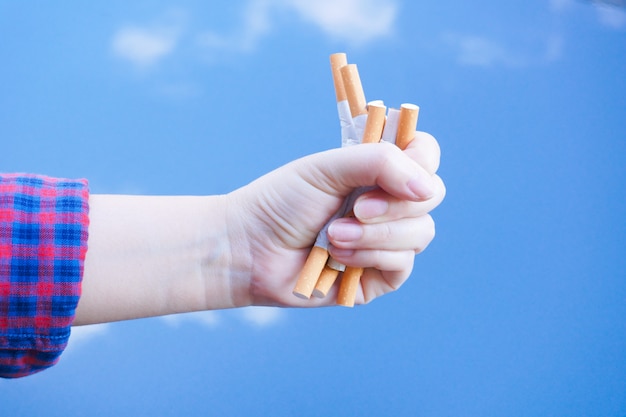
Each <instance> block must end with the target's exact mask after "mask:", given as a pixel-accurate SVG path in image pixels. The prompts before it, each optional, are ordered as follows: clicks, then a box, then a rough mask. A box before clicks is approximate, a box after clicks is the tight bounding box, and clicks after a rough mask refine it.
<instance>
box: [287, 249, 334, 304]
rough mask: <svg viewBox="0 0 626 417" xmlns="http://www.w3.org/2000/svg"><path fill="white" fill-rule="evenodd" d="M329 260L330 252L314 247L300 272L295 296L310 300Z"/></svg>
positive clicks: (294, 291)
mask: <svg viewBox="0 0 626 417" xmlns="http://www.w3.org/2000/svg"><path fill="white" fill-rule="evenodd" d="M327 260H328V251H327V250H326V249H324V248H320V247H319V246H313V247H312V248H311V252H309V256H308V258H307V260H306V262H305V263H304V266H303V267H302V271H300V276H299V277H298V281H297V282H296V286H295V287H294V289H293V294H294V295H295V296H297V297H300V298H305V299H309V298H311V294H312V293H313V289H314V288H315V284H316V283H317V279H318V278H319V276H320V274H321V273H322V270H323V269H324V266H325V265H326V261H327Z"/></svg>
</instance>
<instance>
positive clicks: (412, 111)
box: [396, 103, 420, 149]
mask: <svg viewBox="0 0 626 417" xmlns="http://www.w3.org/2000/svg"><path fill="white" fill-rule="evenodd" d="M419 110H420V108H419V107H417V106H416V105H415V104H408V103H405V104H403V105H401V106H400V117H399V118H398V133H397V134H396V145H397V146H398V148H400V149H406V147H407V146H408V145H409V143H410V142H411V141H412V140H413V139H414V138H415V129H416V128H417V117H418V115H419Z"/></svg>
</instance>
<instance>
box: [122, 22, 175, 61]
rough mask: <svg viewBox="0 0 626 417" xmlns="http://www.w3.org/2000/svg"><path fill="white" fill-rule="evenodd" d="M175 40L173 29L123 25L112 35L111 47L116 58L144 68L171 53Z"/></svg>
mask: <svg viewBox="0 0 626 417" xmlns="http://www.w3.org/2000/svg"><path fill="white" fill-rule="evenodd" d="M177 40H178V35H177V34H176V32H173V31H167V30H160V29H146V28H141V27H137V26H133V27H124V28H122V29H120V30H118V31H117V33H116V34H115V36H114V37H113V42H112V44H111V49H112V51H113V53H114V54H115V55H116V56H117V57H118V58H121V59H123V60H126V61H129V62H130V63H132V64H133V65H135V66H137V67H142V68H145V67H149V66H152V65H154V64H156V63H157V62H158V61H160V60H161V59H163V58H164V57H165V56H167V55H169V54H171V53H172V52H173V51H174V47H175V46H176V42H177Z"/></svg>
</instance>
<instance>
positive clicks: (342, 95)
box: [293, 53, 354, 299]
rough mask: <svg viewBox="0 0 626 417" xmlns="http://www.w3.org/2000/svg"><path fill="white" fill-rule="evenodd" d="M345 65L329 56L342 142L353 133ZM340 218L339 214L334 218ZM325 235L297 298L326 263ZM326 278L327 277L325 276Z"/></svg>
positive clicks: (310, 286)
mask: <svg viewBox="0 0 626 417" xmlns="http://www.w3.org/2000/svg"><path fill="white" fill-rule="evenodd" d="M346 65H348V60H347V57H346V54H345V53H336V54H332V55H331V56H330V68H331V73H332V77H333V85H334V87H335V97H336V100H337V111H338V113H339V120H340V122H341V130H342V142H343V136H346V135H350V134H351V132H354V126H353V123H352V117H351V114H350V107H349V104H348V96H347V94H346V90H345V87H344V82H343V77H342V74H341V68H343V67H345V66H346ZM352 90H354V88H352ZM340 216H341V214H339V215H338V216H335V217H340ZM331 220H332V219H331ZM325 233H326V227H324V228H323V229H322V230H321V231H320V233H319V235H318V238H317V240H316V242H315V245H314V246H313V248H311V252H310V253H309V256H308V257H307V259H306V261H305V263H304V266H303V267H302V271H301V272H300V275H299V276H298V281H297V282H296V285H295V287H294V289H293V294H294V295H296V296H297V297H300V298H305V299H308V298H311V295H312V294H313V291H314V289H315V285H316V283H317V281H318V278H319V277H320V275H321V274H322V271H323V270H324V268H325V266H326V262H327V261H328V249H327V248H328V241H327V238H326V236H325ZM327 277H329V276H328V275H327ZM331 286H332V283H331ZM322 290H323V287H322ZM326 291H327V290H326ZM319 293H320V291H318V292H317V294H319Z"/></svg>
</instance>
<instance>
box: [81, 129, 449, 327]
mask: <svg viewBox="0 0 626 417" xmlns="http://www.w3.org/2000/svg"><path fill="white" fill-rule="evenodd" d="M439 157H440V150H439V146H438V144H437V141H436V140H435V139H434V138H433V137H432V136H431V135H429V134H427V133H424V132H416V135H415V139H414V140H413V141H412V142H411V144H410V145H409V146H408V147H407V148H406V149H405V150H404V151H400V150H399V149H398V148H397V147H395V146H393V145H389V144H385V143H379V144H364V145H357V146H353V147H350V148H343V149H335V150H330V151H326V152H322V153H318V154H314V155H310V156H307V157H304V158H301V159H298V160H296V161H293V162H291V163H289V164H287V165H284V166H282V167H280V168H278V169H276V170H275V171H272V172H270V173H268V174H266V175H264V176H262V177H261V178H259V179H257V180H256V181H253V182H252V183H250V184H248V185H246V186H244V187H242V188H240V189H238V190H235V191H233V192H231V193H229V194H226V195H219V196H124V195H92V196H91V197H90V201H89V203H90V226H89V250H88V252H87V257H86V259H85V269H84V275H83V294H82V297H81V300H80V302H79V305H78V308H77V311H76V319H75V322H74V324H75V325H81V324H92V323H102V322H110V321H118V320H127V319H135V318H141V317H150V316H158V315H165V314H173V313H181V312H190V311H199V310H214V309H224V308H235V307H244V306H251V305H272V306H281V307H317V306H327V305H334V304H335V298H336V291H337V288H336V287H337V284H335V288H333V289H332V290H331V292H330V293H329V294H328V296H327V297H326V298H323V299H310V300H303V299H300V298H297V297H295V296H294V295H293V294H292V290H293V286H294V284H295V281H296V279H297V276H298V273H299V271H300V269H301V268H302V265H303V264H304V261H305V259H306V257H307V255H308V252H309V250H310V247H311V244H312V243H313V241H314V240H315V237H316V235H317V233H318V232H319V230H320V229H321V228H322V227H323V226H324V224H325V223H326V222H327V220H328V219H329V218H330V217H331V216H332V215H333V214H334V213H335V212H336V210H337V209H338V208H339V206H340V205H341V203H342V201H343V200H344V198H345V197H346V196H347V195H348V194H349V193H350V192H351V191H352V190H353V189H354V188H357V187H360V186H377V188H376V189H374V190H373V191H370V192H368V193H366V194H363V195H362V196H360V197H359V198H358V199H357V201H356V202H355V205H354V213H355V218H350V219H338V220H336V221H335V222H333V223H332V224H331V226H330V228H329V230H328V235H329V239H330V242H331V246H330V248H329V251H330V254H331V255H332V256H333V257H334V258H335V259H336V260H337V261H339V262H341V263H344V264H346V265H351V266H356V267H364V268H365V272H364V275H363V277H362V279H361V284H360V288H359V290H358V293H357V299H356V303H357V304H365V303H368V302H370V301H372V300H373V299H375V298H377V297H379V296H381V295H383V294H385V293H388V292H391V291H394V290H397V289H398V288H400V286H401V285H402V284H403V283H404V282H405V280H406V279H407V278H408V277H409V275H410V274H411V271H412V269H413V263H414V258H415V254H416V253H419V252H421V251H423V250H424V249H425V248H426V247H427V246H428V244H429V243H430V242H431V240H432V239H433V238H434V235H435V226H434V222H433V219H432V217H431V216H430V214H429V213H430V211H432V210H433V209H434V208H435V207H437V206H438V205H439V204H440V203H441V201H442V200H443V198H444V196H445V186H444V184H443V182H442V180H441V179H440V178H439V177H438V176H437V175H436V172H437V169H438V167H439Z"/></svg>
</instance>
